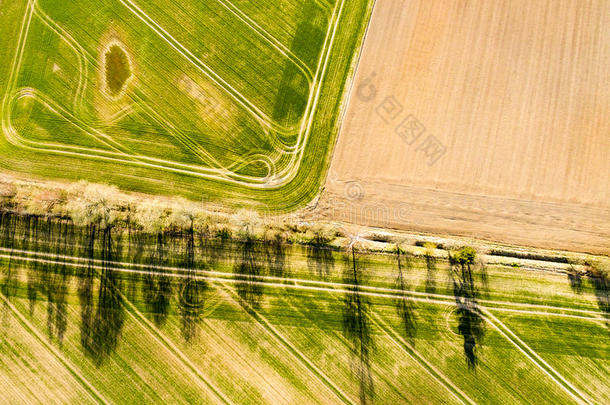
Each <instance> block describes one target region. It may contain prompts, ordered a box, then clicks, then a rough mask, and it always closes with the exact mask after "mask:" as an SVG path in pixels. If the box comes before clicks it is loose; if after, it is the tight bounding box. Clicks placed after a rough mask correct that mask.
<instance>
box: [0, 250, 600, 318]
mask: <svg viewBox="0 0 610 405" xmlns="http://www.w3.org/2000/svg"><path fill="white" fill-rule="evenodd" d="M0 252H10V249H8V248H1V247H0ZM11 257H12V258H13V259H14V260H23V261H29V262H38V263H50V264H57V263H59V261H57V260H59V259H61V260H70V261H71V262H66V265H68V266H71V267H75V268H84V267H86V266H87V263H86V261H87V260H88V259H84V258H81V257H77V256H63V255H56V254H54V253H40V252H33V251H25V250H18V249H15V250H13V254H12V255H8V254H0V258H2V259H9V258H11ZM49 258H51V259H49ZM52 259H57V260H52ZM79 262H81V263H79ZM93 262H94V263H98V264H96V265H95V266H94V267H95V268H98V269H101V268H102V266H101V264H102V261H101V260H99V259H96V260H93ZM61 263H63V262H61ZM108 264H109V265H112V266H117V267H109V268H108V269H109V270H112V271H117V272H122V273H126V274H129V273H132V274H152V275H167V276H170V277H173V278H178V279H179V278H186V277H187V275H186V274H182V273H186V272H187V270H186V269H181V268H178V267H171V266H150V265H144V264H133V263H127V262H116V261H111V262H108ZM119 266H120V267H119ZM130 267H131V268H139V269H141V270H135V269H129V268H130ZM150 269H155V270H161V271H159V272H152V271H151V270H150ZM189 271H190V272H194V273H195V275H194V276H193V277H194V278H196V279H200V280H206V281H211V282H221V283H223V282H229V283H241V282H245V281H244V280H240V277H243V275H240V274H236V273H231V272H220V271H211V270H189ZM248 277H249V278H251V279H254V280H258V281H249V282H250V283H253V284H256V285H261V286H268V287H275V288H290V289H295V290H309V291H319V292H334V293H342V294H344V293H348V294H349V293H351V290H350V289H349V288H350V287H351V285H349V284H345V283H339V282H328V281H317V280H307V279H298V278H282V277H273V276H248ZM359 293H360V294H362V295H366V296H369V297H377V298H388V299H397V298H401V297H402V296H401V295H400V294H403V293H404V294H407V295H408V296H409V299H411V300H413V301H414V302H423V303H430V304H436V305H447V304H453V303H455V297H454V296H453V295H444V294H433V293H426V292H419V291H413V290H404V291H403V290H398V289H395V288H386V287H375V286H366V285H361V286H359ZM478 302H479V303H480V304H484V305H481V307H482V308H487V309H489V310H493V311H504V312H513V313H522V314H528V315H548V316H557V317H565V318H573V319H581V320H587V321H593V322H605V321H606V318H605V314H604V313H603V312H600V311H593V310H587V309H579V308H567V307H559V306H553V305H541V304H529V303H520V302H511V301H498V300H486V299H480V300H478ZM505 306H509V307H511V308H504V307H505ZM535 309H537V310H538V311H536V310H535Z"/></svg>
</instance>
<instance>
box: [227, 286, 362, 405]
mask: <svg viewBox="0 0 610 405" xmlns="http://www.w3.org/2000/svg"><path fill="white" fill-rule="evenodd" d="M216 281H217V282H218V283H219V284H220V285H221V286H222V287H221V288H222V290H223V291H224V292H225V293H226V294H227V295H228V296H229V297H231V298H232V299H233V301H236V302H237V303H238V305H240V306H241V307H242V308H243V309H244V311H245V312H246V313H247V314H248V315H249V316H250V317H251V318H252V319H254V320H255V321H256V322H258V323H259V324H260V325H261V326H262V327H263V328H264V329H265V331H266V332H267V333H268V334H269V335H271V336H272V337H273V338H275V339H276V340H277V341H278V342H280V343H281V344H282V346H284V347H285V348H286V349H287V350H288V351H289V352H290V353H291V354H292V355H293V356H294V357H295V358H296V359H297V360H299V362H301V363H302V364H303V365H304V366H305V367H306V368H308V369H309V370H310V371H311V372H312V374H314V375H315V376H316V377H317V378H318V379H319V380H321V381H322V382H323V383H324V384H325V385H326V386H327V387H328V388H329V389H330V390H331V391H332V392H333V393H334V394H335V395H336V396H337V397H338V398H339V399H341V401H343V402H344V403H348V404H352V405H355V404H354V402H353V401H352V400H350V399H349V397H348V396H347V395H346V394H345V393H344V392H343V391H342V390H341V388H339V387H338V386H337V385H336V384H335V383H334V382H333V381H332V380H331V379H330V378H329V377H328V376H327V375H326V374H324V372H323V371H322V370H320V369H319V368H318V367H317V366H316V365H315V364H313V362H312V361H311V360H309V358H307V356H305V354H303V353H302V352H301V351H300V350H299V349H297V348H296V347H295V346H294V345H292V344H291V343H290V341H288V339H287V338H286V337H284V335H282V334H281V333H280V332H279V331H278V330H277V329H276V328H274V327H273V325H271V323H270V322H269V321H268V320H267V319H266V318H265V317H264V316H263V315H261V314H260V313H259V312H258V311H256V309H254V308H252V306H251V305H250V304H248V303H247V302H246V301H244V300H243V299H242V298H241V297H240V296H239V295H237V294H236V293H235V292H234V291H232V290H231V289H230V288H228V287H227V286H226V285H225V281H226V280H225V281H218V280H216Z"/></svg>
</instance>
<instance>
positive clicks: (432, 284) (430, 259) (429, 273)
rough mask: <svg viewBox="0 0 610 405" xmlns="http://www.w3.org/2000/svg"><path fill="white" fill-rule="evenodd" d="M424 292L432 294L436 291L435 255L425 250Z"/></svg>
mask: <svg viewBox="0 0 610 405" xmlns="http://www.w3.org/2000/svg"><path fill="white" fill-rule="evenodd" d="M424 258H425V260H426V286H425V289H426V292H427V293H429V294H434V293H435V292H436V257H435V256H434V255H433V254H432V253H431V252H426V254H425V256H424Z"/></svg>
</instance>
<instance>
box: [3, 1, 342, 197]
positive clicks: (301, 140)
mask: <svg viewBox="0 0 610 405" xmlns="http://www.w3.org/2000/svg"><path fill="white" fill-rule="evenodd" d="M120 1H121V2H122V4H123V5H124V6H125V7H127V8H128V9H129V10H130V11H131V12H132V13H133V14H134V15H136V16H137V17H138V18H139V19H141V20H142V21H143V22H144V23H145V24H146V25H147V26H148V27H149V28H151V29H152V30H153V31H154V32H155V33H156V34H157V35H159V36H160V37H161V38H162V39H163V40H164V41H165V42H166V43H168V44H169V45H170V46H171V47H172V48H173V49H175V50H176V51H177V52H178V53H179V54H180V55H182V57H184V58H185V59H186V60H188V61H189V62H190V63H191V64H194V65H195V66H196V67H198V69H200V70H202V69H203V70H205V69H206V68H207V67H205V66H203V65H205V64H203V63H202V62H201V61H200V60H198V59H197V58H196V57H194V55H193V54H192V52H190V51H189V50H188V49H187V48H185V47H184V46H183V45H182V44H180V43H179V42H178V41H177V40H175V38H173V37H172V36H171V35H170V34H169V33H167V31H165V30H164V29H163V28H162V27H161V26H159V25H158V24H157V23H156V22H155V21H154V20H152V19H151V18H150V17H149V16H148V15H147V14H146V13H144V12H143V11H142V10H141V9H139V8H138V7H137V5H135V3H133V2H132V1H129V0H120ZM344 3H345V0H342V2H341V3H340V5H339V4H337V5H336V6H335V10H334V12H333V13H332V16H331V21H330V24H329V27H328V32H327V34H326V38H325V42H324V46H323V49H322V52H321V53H320V59H319V62H318V68H317V71H316V74H315V78H314V81H315V83H314V84H315V86H314V87H313V88H312V89H311V91H310V96H309V98H308V101H307V108H306V112H305V115H304V118H303V119H302V122H301V126H300V130H299V132H298V138H297V142H296V144H294V145H293V146H288V145H286V144H284V143H283V142H280V144H277V143H276V147H278V146H279V147H280V149H281V148H282V147H283V148H285V149H284V150H280V155H279V156H282V155H288V156H290V161H289V162H287V163H286V167H285V168H284V169H282V170H281V172H279V173H277V172H276V169H275V167H274V165H270V164H269V163H268V161H267V160H264V161H262V162H263V163H264V164H265V165H267V167H268V168H269V172H268V174H267V175H266V176H265V177H263V178H260V177H253V176H245V175H240V174H237V173H235V172H233V171H230V170H228V169H227V168H223V167H222V166H221V165H220V164H218V162H217V161H215V159H214V158H213V156H211V155H209V154H205V153H204V154H203V155H202V151H201V150H197V149H193V147H194V145H192V143H191V141H189V139H186V138H188V137H186V138H185V137H183V136H180V134H176V133H175V132H174V136H175V137H176V138H177V139H179V140H180V141H181V142H182V143H183V144H184V145H185V146H186V147H187V148H189V149H192V150H193V151H194V153H195V154H196V155H199V156H200V157H201V158H202V159H203V160H204V162H206V163H207V164H209V165H210V166H212V167H211V168H205V167H193V166H192V165H184V164H179V163H177V162H170V161H164V160H162V159H154V158H149V157H146V156H132V155H130V154H122V153H121V154H119V155H118V156H127V157H128V158H127V159H117V158H112V157H108V156H106V154H104V153H103V152H102V153H101V154H100V151H96V154H94V155H91V154H88V153H85V154H83V153H77V152H70V151H66V150H61V149H56V148H54V149H47V150H46V152H51V153H56V154H64V155H68V156H83V155H84V156H86V157H87V158H89V159H97V160H109V161H113V162H118V163H128V164H136V165H142V166H145V167H149V168H154V169H160V170H168V171H171V172H174V173H181V174H187V175H193V176H198V177H204V178H209V179H214V180H220V181H225V182H226V181H229V182H233V183H235V184H239V185H242V186H247V187H251V188H263V189H268V188H277V187H279V186H281V185H283V184H285V183H287V182H289V181H290V180H291V179H292V178H294V176H296V173H297V172H298V169H299V166H300V162H301V161H302V158H303V152H304V146H305V144H306V142H307V139H308V137H309V133H310V131H311V126H312V123H313V117H314V114H315V111H316V107H317V104H318V100H319V97H320V93H321V87H322V82H323V77H324V76H325V73H326V69H327V66H328V63H329V59H330V53H331V50H332V48H333V46H332V45H333V43H334V39H335V35H336V32H337V28H338V25H339V21H340V16H341V13H342V10H343V6H344ZM225 6H227V7H230V6H229V5H228V4H226V3H225ZM235 12H236V13H237V11H235ZM33 15H36V16H38V17H39V18H40V19H41V20H42V21H43V22H44V23H45V25H47V26H48V27H49V28H51V29H52V30H53V31H54V32H56V33H57V35H58V36H60V37H61V38H62V39H64V41H65V42H66V43H67V44H68V45H69V46H70V47H71V48H72V49H73V51H74V52H75V54H76V55H77V57H78V58H79V65H80V67H81V77H80V79H79V85H78V90H77V94H76V96H75V103H76V104H78V105H79V108H80V106H81V105H82V98H83V97H84V92H85V87H86V80H85V79H84V78H83V75H85V74H86V72H87V61H86V60H87V59H90V63H92V64H94V62H91V56H90V55H89V56H87V53H86V51H85V50H84V49H82V47H80V45H78V43H77V42H76V41H75V40H74V39H73V38H72V37H71V36H69V34H68V33H67V32H65V31H64V30H63V29H62V28H61V27H59V26H58V25H57V24H56V23H54V21H53V20H52V19H51V18H50V17H49V16H48V15H47V14H46V13H44V11H43V10H42V9H41V8H40V6H39V5H38V3H37V1H36V0H31V1H30V2H29V3H28V11H27V12H26V13H25V14H24V20H23V23H22V25H21V33H20V42H19V48H18V49H19V52H17V54H16V55H15V60H14V63H13V68H12V70H11V74H10V77H11V80H10V81H9V84H10V85H9V91H8V92H7V93H6V95H5V98H4V108H3V112H4V116H3V120H2V125H3V129H4V130H5V133H7V134H11V135H10V136H9V139H11V140H12V142H13V143H14V144H17V145H20V144H21V145H22V144H23V142H19V140H17V139H16V136H17V133H16V131H15V130H14V128H13V127H12V126H11V125H10V105H11V102H12V99H11V97H10V96H9V95H10V93H11V91H12V90H11V89H14V88H15V80H16V72H17V71H18V69H19V66H20V64H21V60H22V58H23V51H24V49H25V44H26V38H27V33H28V29H29V26H30V24H31V21H32V16H33ZM251 29H254V30H256V26H251ZM258 32H259V35H262V36H265V34H264V33H262V32H260V31H258ZM267 40H268V41H271V42H274V41H273V40H270V39H269V38H267ZM276 45H277V44H276ZM277 46H279V45H277ZM207 75H210V76H211V77H213V78H214V77H216V79H217V80H219V83H220V84H221V86H220V87H221V88H224V90H225V91H226V92H228V93H230V94H232V95H233V96H234V97H237V98H238V99H239V98H240V97H243V95H242V94H239V92H237V93H236V92H235V89H233V88H231V87H230V86H229V87H227V86H226V85H224V84H223V83H224V80H222V78H220V76H218V75H217V74H215V72H212V71H209V72H207ZM225 84H226V83H225ZM217 85H218V83H217ZM138 101H139V104H141V103H142V100H138ZM242 107H244V105H242ZM246 107H247V105H246ZM77 110H78V109H77ZM256 110H257V108H254V109H249V110H248V109H246V111H248V112H249V113H250V114H253V116H255V117H257V118H258V119H259V121H261V123H263V125H268V126H269V127H270V128H274V129H275V130H276V131H277V132H279V133H282V132H284V133H286V130H287V131H288V132H290V130H291V129H290V128H288V129H286V128H284V129H282V128H277V127H274V125H272V124H270V122H269V120H268V117H264V114H263V116H261V115H260V114H256ZM122 116H124V115H122V114H120V115H118V116H117V117H118V118H121V117H122ZM115 118H116V117H115ZM266 118H267V119H266ZM68 122H72V121H70V120H68ZM161 125H162V126H163V127H165V128H166V129H169V128H171V124H170V125H169V126H168V123H161ZM77 126H78V125H77ZM292 130H295V129H292ZM95 132H96V130H95V129H92V128H90V131H89V132H88V133H95ZM170 133H172V132H171V131H170ZM272 138H273V139H274V140H275V142H278V141H279V138H276V136H275V135H274V136H272ZM280 145H281V146H280ZM22 146H23V145H22ZM47 146H49V145H47ZM62 147H63V146H62ZM29 148H30V149H34V150H36V148H32V147H29ZM71 149H72V150H81V151H87V152H89V150H88V149H87V148H80V147H71ZM256 161H260V159H258V158H255V159H254V160H252V161H249V162H246V161H243V162H241V163H240V162H235V163H234V165H237V169H239V167H242V166H244V165H247V164H252V163H254V162H256ZM149 162H155V163H149ZM158 163H161V164H158ZM237 169H236V170H237Z"/></svg>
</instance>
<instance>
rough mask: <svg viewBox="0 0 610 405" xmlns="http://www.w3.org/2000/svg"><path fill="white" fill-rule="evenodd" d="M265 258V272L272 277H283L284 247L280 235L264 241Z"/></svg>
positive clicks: (284, 272) (284, 267)
mask: <svg viewBox="0 0 610 405" xmlns="http://www.w3.org/2000/svg"><path fill="white" fill-rule="evenodd" d="M265 257H266V259H267V270H268V271H269V274H271V275H272V276H274V277H285V276H287V274H286V245H285V243H284V240H283V238H282V236H281V235H279V234H278V235H276V236H275V238H273V239H271V240H268V241H265Z"/></svg>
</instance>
